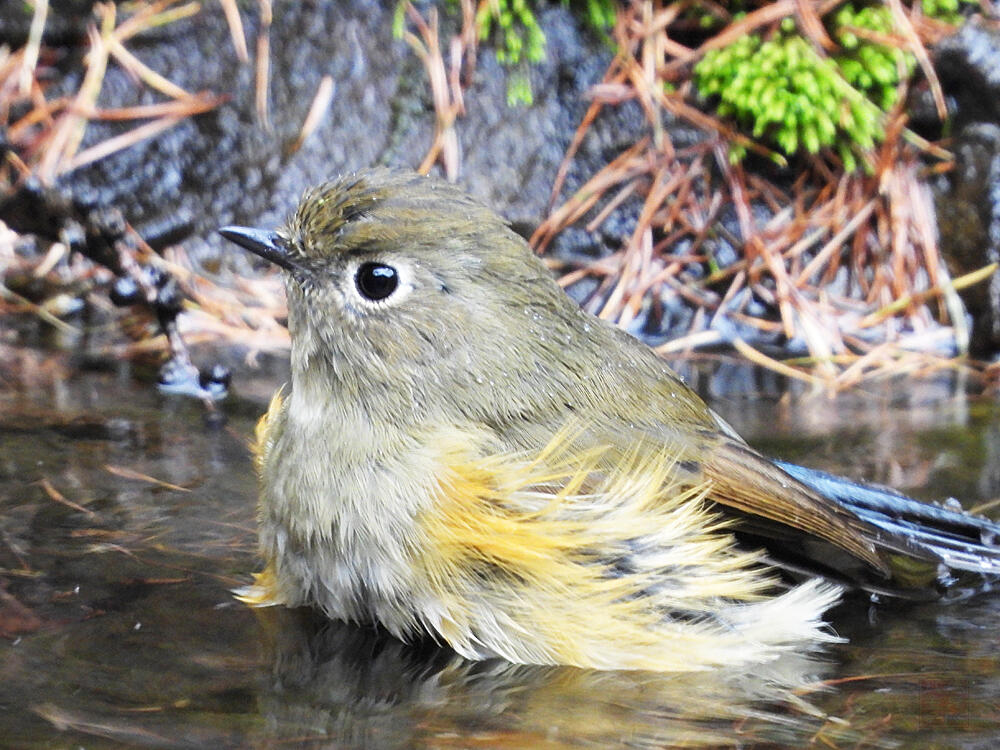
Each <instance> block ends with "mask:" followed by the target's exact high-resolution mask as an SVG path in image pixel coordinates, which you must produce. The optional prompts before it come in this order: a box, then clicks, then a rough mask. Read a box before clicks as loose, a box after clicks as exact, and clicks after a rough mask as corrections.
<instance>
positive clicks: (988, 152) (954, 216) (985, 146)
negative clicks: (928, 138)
mask: <svg viewBox="0 0 1000 750" xmlns="http://www.w3.org/2000/svg"><path fill="white" fill-rule="evenodd" d="M952 151H953V152H954V153H955V169H953V170H952V171H951V172H950V173H949V174H948V175H947V176H946V177H944V178H943V179H942V180H941V183H940V184H939V185H938V189H937V201H936V204H937V219H938V228H939V230H940V244H941V251H942V253H943V254H944V256H945V258H946V260H947V262H948V265H949V269H950V271H951V273H952V274H953V275H956V276H957V275H959V274H963V273H968V272H970V271H975V270H977V269H979V268H982V267H983V266H985V265H988V264H989V263H995V262H997V261H1000V127H998V126H997V125H993V124H975V125H970V126H968V127H966V128H965V129H964V130H963V131H962V132H961V133H959V135H958V137H957V138H956V139H955V143H954V145H953V146H952ZM961 294H962V298H963V300H964V301H965V305H966V308H967V309H968V311H969V313H970V314H971V315H972V319H973V324H972V338H971V341H970V350H971V352H972V353H973V354H975V355H977V356H990V355H993V354H995V353H996V352H997V351H1000V273H994V274H993V276H992V277H991V278H990V279H989V280H988V281H986V282H983V283H980V284H976V285H975V286H972V287H970V288H968V289H966V290H964V291H963V292H962V293H961Z"/></svg>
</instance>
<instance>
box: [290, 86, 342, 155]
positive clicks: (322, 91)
mask: <svg viewBox="0 0 1000 750" xmlns="http://www.w3.org/2000/svg"><path fill="white" fill-rule="evenodd" d="M335 91H336V83H334V80H333V76H323V78H322V79H320V82H319V86H317V87H316V95H315V96H314V97H313V100H312V105H310V107H309V112H308V113H307V114H306V117H305V120H303V121H302V128H301V129H300V130H299V135H298V137H297V138H296V139H295V142H294V143H292V145H291V146H289V147H288V154H289V155H291V154H294V153H295V152H296V151H298V150H299V149H300V148H302V144H303V143H305V142H306V139H307V138H308V137H309V136H310V135H312V134H313V132H315V130H316V128H318V127H319V124H320V123H321V122H322V121H323V118H324V117H325V116H326V113H327V111H328V110H329V109H330V105H331V104H332V103H333V94H334V92H335Z"/></svg>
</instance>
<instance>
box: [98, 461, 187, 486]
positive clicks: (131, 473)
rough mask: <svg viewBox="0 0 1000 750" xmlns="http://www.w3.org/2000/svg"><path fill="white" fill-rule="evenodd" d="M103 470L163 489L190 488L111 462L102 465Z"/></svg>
mask: <svg viewBox="0 0 1000 750" xmlns="http://www.w3.org/2000/svg"><path fill="white" fill-rule="evenodd" d="M104 468H105V470H107V472H108V473H110V474H114V475H115V476H116V477H122V478H123V479H136V480H138V481H140V482H148V483H149V484H155V485H156V486H157V487H163V488H164V489H168V490H174V491H175V492H190V491H191V490H190V489H188V488H187V487H181V486H180V485H177V484H171V483H170V482H164V481H163V480H162V479H157V478H156V477H151V476H149V474H143V473H142V472H139V471H135V470H134V469H127V468H125V467H123V466H112V465H111V464H105V465H104Z"/></svg>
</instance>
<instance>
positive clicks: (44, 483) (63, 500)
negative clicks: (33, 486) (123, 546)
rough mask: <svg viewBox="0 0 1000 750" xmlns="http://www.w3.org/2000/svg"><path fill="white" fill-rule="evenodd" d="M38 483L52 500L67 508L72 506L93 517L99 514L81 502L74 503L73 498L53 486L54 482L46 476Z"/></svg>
mask: <svg viewBox="0 0 1000 750" xmlns="http://www.w3.org/2000/svg"><path fill="white" fill-rule="evenodd" d="M38 484H40V485H41V487H42V489H43V490H45V494H46V495H48V496H49V499H50V500H55V501H56V502H57V503H60V504H61V505H65V506H66V507H67V508H72V509H73V510H76V511H79V512H80V513H84V514H86V515H88V516H90V517H91V518H94V517H95V516H96V515H97V514H96V513H94V511H92V510H90V509H89V508H84V507H83V506H82V505H80V504H79V503H74V502H73V501H72V500H70V499H68V498H67V497H66V496H65V495H63V494H62V493H61V492H60V491H59V490H57V489H56V488H55V487H54V486H52V482H50V481H49V480H48V479H46V478H45V477H42V478H41V479H39V480H38Z"/></svg>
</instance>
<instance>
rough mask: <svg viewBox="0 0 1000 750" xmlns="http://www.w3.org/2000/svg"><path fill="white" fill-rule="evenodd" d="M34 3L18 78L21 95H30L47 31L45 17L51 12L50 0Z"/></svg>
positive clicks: (37, 0)
mask: <svg viewBox="0 0 1000 750" xmlns="http://www.w3.org/2000/svg"><path fill="white" fill-rule="evenodd" d="M33 5H34V6H35V12H34V13H33V14H32V16H31V27H30V28H29V29H28V43H27V44H26V45H25V46H24V55H23V56H22V58H21V75H20V77H19V80H18V84H19V88H20V90H21V96H27V95H28V93H29V92H30V91H31V87H32V84H33V82H34V80H35V66H36V65H37V64H38V53H39V51H40V50H41V48H42V32H43V31H45V18H46V17H47V16H48V13H49V0H34V2H33Z"/></svg>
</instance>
